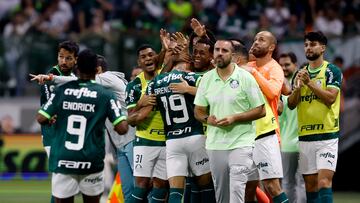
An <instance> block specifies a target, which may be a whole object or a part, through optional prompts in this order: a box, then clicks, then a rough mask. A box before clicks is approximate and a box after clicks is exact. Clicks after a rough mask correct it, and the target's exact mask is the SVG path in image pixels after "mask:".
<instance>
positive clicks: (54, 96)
mask: <svg viewBox="0 0 360 203" xmlns="http://www.w3.org/2000/svg"><path fill="white" fill-rule="evenodd" d="M59 100H60V91H59V89H56V90H55V92H54V93H51V94H50V98H49V99H48V100H47V102H46V103H45V104H44V105H43V106H42V107H41V108H40V110H39V111H38V113H40V114H42V115H43V116H45V117H46V118H48V119H50V118H51V117H52V116H53V115H55V114H56V112H57V111H58V104H59Z"/></svg>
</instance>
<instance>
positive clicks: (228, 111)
mask: <svg viewBox="0 0 360 203" xmlns="http://www.w3.org/2000/svg"><path fill="white" fill-rule="evenodd" d="M233 51H234V49H233V45H232V42H231V41H230V40H218V41H217V42H216V44H215V48H214V59H215V63H216V66H217V67H216V68H215V69H213V70H210V71H209V72H207V73H206V74H205V75H204V76H203V78H202V80H201V82H200V85H199V88H198V90H197V93H196V97H195V101H194V103H195V105H196V106H195V117H196V119H198V120H199V121H201V122H203V123H207V124H208V131H207V139H206V149H207V150H208V154H209V159H210V169H211V173H212V175H213V180H214V186H215V192H216V202H220V203H223V202H224V203H225V202H226V203H228V202H244V196H245V185H246V182H247V177H248V174H249V173H250V172H251V170H255V167H254V162H253V159H252V151H253V147H254V139H255V123H254V122H253V121H254V120H256V119H258V118H261V117H263V116H265V108H264V97H263V95H262V93H261V90H260V89H259V86H258V84H257V82H256V81H255V79H254V78H253V76H252V75H251V74H249V73H248V72H247V71H245V70H243V69H241V68H238V66H237V65H236V64H235V63H231V58H232V54H233ZM224 174H225V175H224Z"/></svg>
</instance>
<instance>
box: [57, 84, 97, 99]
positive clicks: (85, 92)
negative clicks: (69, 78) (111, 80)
mask: <svg viewBox="0 0 360 203" xmlns="http://www.w3.org/2000/svg"><path fill="white" fill-rule="evenodd" d="M64 94H65V95H72V96H75V97H76V98H77V99H79V98H81V97H90V98H97V92H96V91H91V90H89V89H88V88H87V87H82V88H80V89H71V88H66V89H65V91H64Z"/></svg>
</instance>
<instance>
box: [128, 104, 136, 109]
mask: <svg viewBox="0 0 360 203" xmlns="http://www.w3.org/2000/svg"><path fill="white" fill-rule="evenodd" d="M135 106H136V104H130V105H128V106H126V109H131V108H134V107H135Z"/></svg>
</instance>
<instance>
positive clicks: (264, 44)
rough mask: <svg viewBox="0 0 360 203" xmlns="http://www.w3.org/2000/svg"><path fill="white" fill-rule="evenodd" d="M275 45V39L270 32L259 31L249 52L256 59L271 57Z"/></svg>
mask: <svg viewBox="0 0 360 203" xmlns="http://www.w3.org/2000/svg"><path fill="white" fill-rule="evenodd" d="M276 43H277V41H276V38H275V36H274V35H273V34H272V33H271V32H269V31H261V32H259V33H257V34H256V35H255V38H254V42H253V44H252V46H251V48H250V51H251V53H252V54H253V55H254V56H255V57H256V58H263V57H269V56H270V57H271V55H272V53H273V52H274V50H275V48H276Z"/></svg>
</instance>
